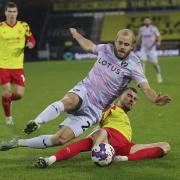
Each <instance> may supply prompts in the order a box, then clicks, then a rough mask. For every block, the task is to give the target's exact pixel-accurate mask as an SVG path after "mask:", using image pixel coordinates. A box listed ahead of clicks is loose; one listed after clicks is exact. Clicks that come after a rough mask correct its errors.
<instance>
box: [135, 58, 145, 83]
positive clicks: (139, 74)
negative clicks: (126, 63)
mask: <svg viewBox="0 0 180 180" xmlns="http://www.w3.org/2000/svg"><path fill="white" fill-rule="evenodd" d="M132 79H133V80H134V81H135V82H136V84H137V85H139V84H140V83H142V82H148V80H147V78H146V76H145V75H144V73H143V69H142V65H141V62H140V61H139V62H137V63H136V65H135V66H134V68H133V70H132Z"/></svg>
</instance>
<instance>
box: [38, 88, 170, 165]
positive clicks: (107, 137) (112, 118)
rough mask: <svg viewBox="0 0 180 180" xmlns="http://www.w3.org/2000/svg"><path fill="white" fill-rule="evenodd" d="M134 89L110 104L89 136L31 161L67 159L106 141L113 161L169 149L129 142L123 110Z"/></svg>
mask: <svg viewBox="0 0 180 180" xmlns="http://www.w3.org/2000/svg"><path fill="white" fill-rule="evenodd" d="M137 99H138V95H137V91H136V89H134V88H131V87H129V88H127V89H125V90H124V91H123V93H122V95H121V96H120V97H119V98H118V102H117V104H115V105H112V106H111V107H110V108H109V109H108V110H107V111H106V112H105V113H104V116H103V119H102V121H101V122H100V129H97V130H95V131H94V132H93V133H92V134H91V135H90V136H89V137H87V138H84V139H82V140H80V141H77V142H74V143H72V144H69V145H67V146H65V147H64V148H62V149H61V150H59V151H57V152H56V153H55V154H54V155H52V156H50V157H46V158H43V157H40V158H39V159H38V161H37V162H36V163H35V166H36V167H38V168H45V167H47V166H50V165H52V164H53V163H55V162H56V161H62V160H66V159H70V158H72V157H74V156H76V155H77V154H79V153H80V152H85V151H90V150H91V149H92V147H93V146H94V145H97V144H101V143H109V144H111V145H112V147H113V148H114V150H115V155H116V156H115V159H114V161H128V160H129V161H133V160H142V159H150V158H160V157H162V156H164V155H166V154H167V153H168V152H169V151H170V145H169V144H168V143H167V142H158V143H153V144H135V143H133V142H132V140H131V139H132V129H131V125H130V120H129V118H128V115H127V112H128V111H130V110H131V109H132V108H133V106H134V105H135V104H136V102H137Z"/></svg>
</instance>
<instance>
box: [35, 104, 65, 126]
mask: <svg viewBox="0 0 180 180" xmlns="http://www.w3.org/2000/svg"><path fill="white" fill-rule="evenodd" d="M63 111H64V104H63V103H62V102H61V101H57V102H54V103H52V104H51V105H49V106H48V107H47V108H46V109H45V110H44V111H43V112H41V113H40V114H39V115H38V116H37V117H36V118H35V122H36V123H37V124H44V123H47V122H48V121H51V120H53V119H55V118H57V117H58V116H59V115H60V113H61V112H63Z"/></svg>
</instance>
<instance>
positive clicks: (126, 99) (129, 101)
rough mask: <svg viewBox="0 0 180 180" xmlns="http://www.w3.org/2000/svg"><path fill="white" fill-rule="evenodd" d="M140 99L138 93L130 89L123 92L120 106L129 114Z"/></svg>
mask: <svg viewBox="0 0 180 180" xmlns="http://www.w3.org/2000/svg"><path fill="white" fill-rule="evenodd" d="M137 99H138V95H137V93H135V92H134V91H132V90H131V89H128V90H126V91H124V92H123V94H122V95H121V96H120V98H119V100H120V101H119V102H120V106H121V107H122V108H123V109H124V110H125V111H126V112H127V111H130V110H131V109H132V108H133V106H134V105H135V104H136V102H137Z"/></svg>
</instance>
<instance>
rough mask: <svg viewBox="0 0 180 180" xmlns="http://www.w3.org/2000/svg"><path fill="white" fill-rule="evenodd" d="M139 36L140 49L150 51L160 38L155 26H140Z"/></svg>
mask: <svg viewBox="0 0 180 180" xmlns="http://www.w3.org/2000/svg"><path fill="white" fill-rule="evenodd" d="M139 36H140V37H141V48H144V49H152V48H155V47H156V43H155V41H156V38H157V36H160V32H159V31H158V29H157V27H156V26H153V25H150V26H148V27H147V26H142V27H141V28H140V29H139Z"/></svg>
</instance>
